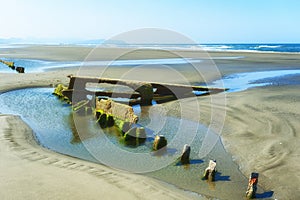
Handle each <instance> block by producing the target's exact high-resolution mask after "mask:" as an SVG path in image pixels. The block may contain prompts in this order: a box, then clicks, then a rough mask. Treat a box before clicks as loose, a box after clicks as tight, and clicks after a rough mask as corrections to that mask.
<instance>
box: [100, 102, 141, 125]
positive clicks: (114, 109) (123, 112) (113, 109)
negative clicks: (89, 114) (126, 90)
mask: <svg viewBox="0 0 300 200" xmlns="http://www.w3.org/2000/svg"><path fill="white" fill-rule="evenodd" d="M96 110H102V111H104V112H105V113H108V114H111V115H113V116H114V117H117V118H119V119H121V120H123V121H128V122H130V123H137V121H138V116H136V115H135V114H134V111H133V109H132V107H131V106H128V105H125V104H121V103H117V102H114V101H112V100H104V99H100V100H96Z"/></svg>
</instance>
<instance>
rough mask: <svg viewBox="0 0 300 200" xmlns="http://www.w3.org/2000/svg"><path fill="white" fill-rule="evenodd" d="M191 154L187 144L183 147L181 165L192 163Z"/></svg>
mask: <svg viewBox="0 0 300 200" xmlns="http://www.w3.org/2000/svg"><path fill="white" fill-rule="evenodd" d="M190 153H191V147H190V146H189V145H187V144H185V145H184V146H183V149H182V154H181V157H180V162H181V164H183V165H185V164H189V163H190Z"/></svg>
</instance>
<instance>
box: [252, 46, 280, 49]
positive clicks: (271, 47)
mask: <svg viewBox="0 0 300 200" xmlns="http://www.w3.org/2000/svg"><path fill="white" fill-rule="evenodd" d="M280 47H282V46H281V45H259V46H256V47H254V48H255V49H262V48H269V49H276V48H280Z"/></svg>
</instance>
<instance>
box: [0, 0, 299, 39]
mask: <svg viewBox="0 0 300 200" xmlns="http://www.w3.org/2000/svg"><path fill="white" fill-rule="evenodd" d="M0 5H1V10H0V38H12V37H15V38H41V39H82V40H90V39H109V38H111V37H114V36H116V35H118V34H121V33H124V32H127V31H132V30H135V29H141V28H158V29H168V30H172V31H175V32H178V33H180V34H183V35H185V36H187V37H189V38H191V39H192V40H193V41H196V42H197V43H300V12H299V10H300V1H299V0H247V1H246V0H0Z"/></svg>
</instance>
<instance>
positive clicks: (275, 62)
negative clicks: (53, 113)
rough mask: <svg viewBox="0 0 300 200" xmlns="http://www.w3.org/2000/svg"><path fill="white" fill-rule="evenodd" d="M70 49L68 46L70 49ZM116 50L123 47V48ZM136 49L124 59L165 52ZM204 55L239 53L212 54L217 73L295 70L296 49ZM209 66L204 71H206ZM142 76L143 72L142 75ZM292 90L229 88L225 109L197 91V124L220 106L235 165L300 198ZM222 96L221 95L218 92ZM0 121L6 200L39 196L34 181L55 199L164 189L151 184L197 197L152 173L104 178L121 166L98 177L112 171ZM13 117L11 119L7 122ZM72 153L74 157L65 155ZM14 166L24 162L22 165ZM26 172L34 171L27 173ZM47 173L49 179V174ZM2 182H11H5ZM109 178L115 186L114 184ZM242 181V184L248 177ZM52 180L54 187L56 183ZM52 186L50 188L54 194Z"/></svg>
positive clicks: (3, 84) (36, 79) (18, 84)
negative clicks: (137, 184) (54, 149)
mask: <svg viewBox="0 0 300 200" xmlns="http://www.w3.org/2000/svg"><path fill="white" fill-rule="evenodd" d="M49 48H51V50H49ZM69 49H71V51H70V50H69ZM37 50H38V51H37ZM6 51H7V52H5V51H3V52H2V53H11V54H12V55H11V56H12V57H19V56H18V55H21V54H23V55H22V56H24V57H26V58H37V59H45V60H47V59H50V58H51V59H52V60H60V59H61V60H64V59H65V60H72V59H73V60H80V59H81V58H84V57H85V56H86V55H87V53H88V50H87V49H86V48H79V47H76V48H74V47H65V48H64V49H61V48H57V47H40V46H38V47H32V48H29V49H21V48H20V49H14V50H11V49H10V50H6ZM102 51H106V53H105V54H103V59H105V56H107V55H109V56H110V58H113V52H115V49H105V50H102ZM120 51H123V50H122V49H121V50H120ZM49 52H51V53H49ZM182 54H184V55H185V56H186V57H193V56H194V57H195V56H196V55H197V52H192V51H184V52H181V53H180V55H182ZM136 55H137V56H136V57H134V56H132V54H131V55H130V56H131V57H130V58H131V59H135V58H148V57H156V56H157V55H159V56H158V57H163V55H162V54H159V53H157V52H155V51H153V52H151V51H150V52H149V51H148V52H147V53H145V52H144V54H143V53H139V54H136ZM169 55H170V54H168V55H167V57H169ZM22 56H20V57H22ZM109 56H108V57H109ZM210 56H211V57H215V58H217V57H224V56H228V57H236V56H237V57H240V58H238V59H231V58H228V59H215V61H214V62H215V63H216V64H217V66H218V68H219V70H220V72H221V74H222V75H228V74H231V73H236V72H238V73H239V72H251V71H267V70H279V69H300V64H299V61H300V55H298V54H269V53H263V54H259V53H236V52H234V53H224V52H216V53H210ZM106 58H107V57H106ZM99 59H100V58H99ZM149 69H150V68H149ZM114 70H115V71H114ZM114 70H113V71H110V73H108V74H106V75H107V76H108V77H109V76H111V77H114V76H116V75H115V74H114V72H115V73H121V74H122V73H123V72H120V68H115V69H114ZM122 70H125V69H122ZM125 71H126V70H125ZM207 71H208V73H209V69H208V70H207ZM76 73H77V69H60V70H59V72H57V71H48V72H45V73H39V74H3V73H1V74H0V78H1V79H0V91H7V90H11V89H15V88H24V87H34V86H50V85H51V86H53V85H56V84H57V83H60V82H62V83H67V82H68V79H67V78H66V76H67V75H68V74H76ZM161 73H162V76H164V75H165V76H167V74H164V73H163V72H161ZM203 73H205V72H203ZM187 76H188V75H187ZM140 78H143V77H140ZM214 78H215V77H214V76H209V78H208V80H206V81H212V80H214ZM145 79H147V78H146V77H145ZM170 80H171V79H170ZM190 81H191V82H203V81H204V80H193V79H192V80H190ZM174 82H176V80H174ZM298 88H299V85H298V86H297V85H296V86H289V85H286V86H280V87H278V86H272V87H271V86H270V87H264V88H253V89H251V90H247V91H243V92H236V93H228V94H227V95H226V100H227V106H226V107H225V108H224V107H221V106H218V105H212V102H211V98H210V96H207V97H198V99H199V103H200V107H201V120H200V123H203V124H206V125H209V123H210V121H209V120H208V119H210V117H211V107H212V106H215V107H216V108H218V112H222V113H223V112H224V110H225V111H226V118H225V123H224V129H223V131H222V133H221V138H222V141H223V143H224V146H225V147H226V149H227V150H228V151H229V152H230V153H231V154H232V156H233V159H234V161H235V162H237V163H238V164H239V166H240V169H241V171H242V172H243V173H244V174H245V176H248V175H249V174H250V172H252V171H257V172H259V173H260V179H259V183H260V185H261V186H262V187H263V188H264V189H265V190H266V191H274V197H275V198H277V199H298V198H299V192H300V191H299V188H298V187H297V186H298V185H299V184H300V174H299V171H297V166H298V165H297V163H299V148H297V144H298V143H299V135H298V131H299V130H300V129H299V128H300V127H299V125H298V124H299V123H297V122H299V119H300V110H299V109H300V105H299V95H298V93H299V92H298V90H299V89H298ZM215 98H218V95H216V97H215ZM220 98H223V97H221V96H220ZM184 101H185V103H186V104H187V105H189V103H190V102H189V101H190V99H185V100H184ZM173 104H174V102H169V103H167V104H166V106H170V107H173V106H174V105H173ZM189 112H191V113H192V112H194V111H193V109H192V108H191V109H190V111H189ZM174 115H176V112H174ZM187 118H190V119H191V120H195V119H193V114H191V115H190V117H189V116H187ZM0 119H1V130H0V132H1V138H2V139H1V140H0V141H1V145H0V147H1V149H0V153H1V163H5V164H1V182H0V184H1V194H2V191H3V192H4V193H3V194H5V195H6V196H5V197H7V198H6V199H9V198H10V197H11V198H13V197H16V198H18V197H21V195H23V197H25V198H23V199H26V198H28V199H29V198H31V197H32V198H37V197H38V196H39V195H41V194H39V193H33V192H32V190H29V188H28V187H29V185H32V187H33V188H35V190H37V189H38V188H39V187H42V188H43V190H42V191H47V192H46V194H47V195H49V197H50V196H51V195H53V193H54V194H56V195H57V199H59V198H60V197H65V198H69V197H72V198H75V197H78V199H79V197H81V196H80V195H81V194H78V189H79V188H80V189H81V191H86V192H87V193H88V194H89V195H91V196H87V197H88V198H90V199H93V198H95V197H97V196H98V197H99V195H100V196H101V195H104V194H105V195H106V197H107V198H116V199H119V198H120V197H122V198H123V199H124V198H125V199H134V198H137V199H139V198H141V195H140V194H142V193H144V192H145V191H148V190H149V188H152V187H153V188H155V189H157V188H159V189H162V190H163V192H162V191H160V190H159V191H156V190H155V192H153V193H154V194H156V195H161V196H159V197H162V198H170V199H174V198H175V197H178V198H180V199H182V197H180V195H183V196H185V197H186V198H192V197H193V198H196V197H195V196H189V195H190V194H188V193H183V192H182V191H180V190H174V189H170V188H169V187H165V186H160V187H156V186H153V185H151V184H154V185H156V184H157V183H156V181H154V182H152V181H153V180H152V179H149V178H145V177H141V176H136V175H132V174H127V173H125V175H126V178H125V180H126V181H125V182H124V180H123V179H122V178H121V179H122V180H119V181H108V180H111V178H112V177H115V178H117V177H119V176H121V177H123V176H124V174H123V172H122V173H120V172H115V171H113V170H112V171H113V173H112V174H114V175H108V176H107V177H106V178H101V176H99V177H100V178H99V177H97V176H96V177H97V178H96V177H95V176H94V175H91V174H92V173H93V171H95V170H96V171H97V170H98V169H99V170H100V169H101V170H104V171H105V172H106V170H108V171H110V170H111V169H108V168H106V167H104V169H103V166H98V165H97V166H96V165H94V164H91V163H88V162H85V161H81V160H78V159H74V158H69V157H66V156H63V155H58V154H55V153H53V152H49V151H47V150H45V149H43V148H41V147H39V146H38V145H36V144H35V143H34V142H33V140H32V139H30V140H29V139H28V138H30V135H31V133H30V129H28V127H27V128H26V129H25V128H24V129H25V130H27V131H25V132H26V133H24V134H22V135H21V136H20V135H19V133H20V132H22V130H20V129H19V127H21V125H22V122H21V121H20V119H18V118H15V117H11V116H6V115H4V116H3V115H2V116H1V117H0ZM7 119H8V120H7ZM7 121H8V122H7ZM12 122H13V123H16V124H15V125H11V123H12ZM12 138H18V142H15V139H12ZM20 141H21V142H20ZM19 143H21V145H19ZM23 146H25V147H26V148H25V147H23ZM18 148H19V149H18ZM22 149H26V150H22ZM23 154H24V155H23ZM45 155H46V156H45ZM47 155H49V157H50V158H51V159H54V160H57V161H56V162H54V163H57V166H55V164H49V162H50V161H49V162H48V160H47V159H48V156H47ZM23 157H25V158H23ZM70 159H71V160H72V161H70ZM70 162H71V163H72V162H74V163H75V164H71V163H70ZM50 163H51V162H50ZM77 163H80V164H78V167H77V168H79V170H73V169H72V167H71V166H72V165H75V166H77V165H76V164H77ZM81 163H83V164H82V165H83V166H88V167H87V169H86V168H84V167H83V169H81V167H80V166H81ZM69 164H70V167H69ZM53 165H54V166H53ZM20 166H27V168H25V167H20ZM90 168H91V169H90ZM34 169H35V170H34ZM75 169H76V167H75ZM24 170H25V172H28V175H26V176H23V177H24V178H20V177H22V173H24ZM101 170H100V171H101ZM32 171H39V172H38V173H34V174H33V173H32ZM110 172H111V171H110ZM97 173H98V172H97ZM97 173H96V174H97ZM99 173H100V172H99ZM45 174H47V175H45ZM55 174H56V175H55ZM74 174H76V179H77V176H78V177H79V178H78V179H77V180H74V178H72V177H73V176H74ZM100 174H101V173H100ZM104 174H105V173H104ZM37 177H39V178H37ZM40 177H42V178H40ZM50 177H54V178H53V179H52V178H50ZM62 177H64V178H62ZM107 178H108V179H107ZM127 178H128V179H127ZM61 179H63V181H60V180H61ZM117 179H118V178H117ZM37 180H38V181H37ZM80 180H81V181H80ZM130 180H132V182H131V184H133V186H134V185H135V183H133V182H135V181H137V180H143V182H146V183H147V184H145V188H143V187H141V188H139V189H138V192H136V191H135V190H136V187H133V186H132V185H130V184H129V185H128V184H127V181H129V182H130ZM39 181H40V182H39ZM91 181H94V183H95V184H92V185H93V186H91V187H94V186H95V185H97V184H102V185H105V186H103V187H102V189H103V188H109V189H108V190H106V189H103V190H99V189H98V190H96V189H95V190H94V189H93V188H91V187H89V186H90V185H91V184H90V182H91ZM148 181H150V182H151V184H148ZM7 182H9V183H10V184H6V183H7ZM85 182H89V186H87V185H86V186H83V183H85ZM115 182H116V183H117V184H115ZM25 183H31V184H25ZM58 183H59V184H58ZM77 183H78V184H77ZM244 184H245V187H246V184H247V183H244ZM53 185H55V187H54V186H53ZM111 185H112V186H111ZM119 185H123V186H119ZM125 185H126V186H125ZM2 186H3V187H2ZM116 186H117V187H116ZM2 188H3V189H2ZM4 188H5V189H4ZM15 188H18V191H19V193H13V192H12V191H13V190H14V189H15ZM82 188H83V189H82ZM95 188H98V187H95ZM120 188H121V189H120ZM123 188H125V189H123ZM64 189H65V190H64ZM54 190H55V191H56V192H54ZM150 190H151V189H150ZM66 191H68V192H66ZM148 193H149V192H148ZM148 193H147V195H145V196H144V195H143V198H144V197H145V198H152V197H153V196H151V195H149V194H148ZM43 194H44V193H43ZM18 195H19V196H18ZM26 195H27V196H26ZM34 195H36V196H34ZM105 195H104V196H105ZM112 195H116V196H112ZM118 195H119V196H118ZM132 195H133V196H132ZM139 195H140V196H139ZM159 197H158V198H159ZM197 198H198V197H197ZM241 198H242V197H241Z"/></svg>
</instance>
